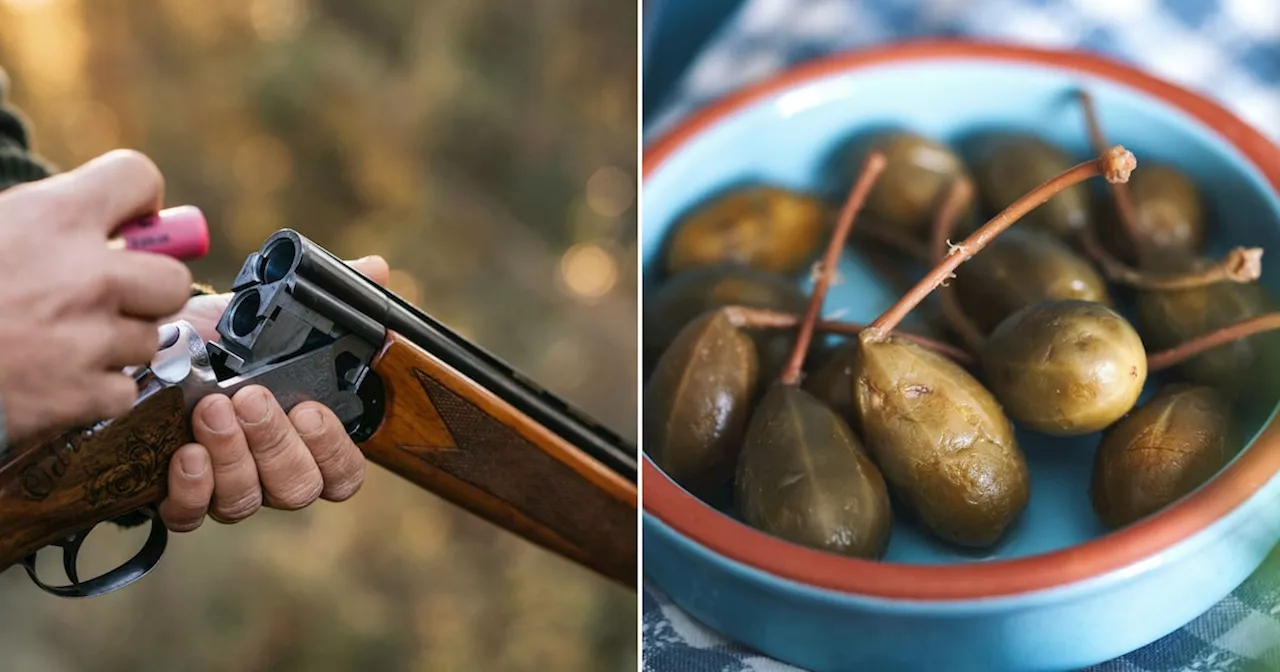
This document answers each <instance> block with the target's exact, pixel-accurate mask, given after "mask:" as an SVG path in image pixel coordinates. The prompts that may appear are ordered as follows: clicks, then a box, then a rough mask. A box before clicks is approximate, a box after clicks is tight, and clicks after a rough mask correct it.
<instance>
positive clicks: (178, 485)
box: [160, 443, 213, 532]
mask: <svg viewBox="0 0 1280 672" xmlns="http://www.w3.org/2000/svg"><path fill="white" fill-rule="evenodd" d="M209 467H210V460H209V453H208V451H206V450H205V448H204V446H201V445H200V444H197V443H188V444H187V445H185V446H183V447H181V448H179V449H178V450H177V451H176V452H174V454H173V460H172V461H171V462H170V463H169V494H168V496H167V497H165V500H164V501H163V502H161V503H160V519H161V520H163V521H164V525H165V527H167V528H169V530H170V531H172V532H190V531H192V530H194V529H196V528H197V527H200V524H201V523H203V522H204V517H205V514H206V513H207V512H208V510H209V500H210V499H211V498H212V497H213V470H212V469H210V468H209Z"/></svg>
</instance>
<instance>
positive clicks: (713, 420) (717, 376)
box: [643, 313, 759, 500]
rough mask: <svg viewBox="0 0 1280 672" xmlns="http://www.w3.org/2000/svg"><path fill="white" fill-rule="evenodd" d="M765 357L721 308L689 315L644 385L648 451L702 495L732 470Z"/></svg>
mask: <svg viewBox="0 0 1280 672" xmlns="http://www.w3.org/2000/svg"><path fill="white" fill-rule="evenodd" d="M758 376H759V364H758V363H757V361H756V347H755V343H754V341H752V340H751V337H750V336H747V335H746V334H744V333H742V332H741V331H740V330H738V329H737V328H736V327H734V326H733V325H732V324H731V323H730V322H729V320H728V319H727V318H726V317H725V316H724V315H722V314H720V313H708V314H705V315H703V316H702V317H699V318H698V319H696V320H694V321H693V322H690V323H689V324H688V325H687V326H685V328H684V329H683V330H681V332H680V334H679V335H678V336H676V339H675V340H674V341H672V343H671V347H669V348H667V350H666V352H664V353H663V354H662V357H661V359H659V360H658V366H657V369H656V370H655V371H654V374H653V377H652V378H650V379H649V382H648V384H647V385H646V386H645V390H644V400H643V403H644V406H643V408H644V441H645V452H646V453H647V454H648V455H649V458H650V459H652V460H653V462H654V464H656V465H657V466H658V467H660V468H661V469H662V470H663V471H664V472H666V473H667V475H668V476H670V477H671V479H672V480H674V481H675V482H676V483H679V484H680V485H681V486H682V487H684V488H685V489H686V490H688V491H689V492H690V493H692V494H693V495H694V496H696V497H699V498H701V499H703V500H709V499H712V498H714V497H715V496H716V495H717V494H718V493H719V491H720V490H721V489H722V488H723V487H724V486H725V485H727V484H728V483H729V482H730V480H731V479H732V478H733V474H734V470H735V468H736V465H737V459H738V453H739V451H740V449H741V446H742V435H743V432H744V431H745V430H746V425H747V421H748V420H749V419H750V417H751V401H752V399H753V398H754V396H755V393H756V384H757V381H758V379H759V378H758Z"/></svg>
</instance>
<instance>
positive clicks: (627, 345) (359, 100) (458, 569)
mask: <svg viewBox="0 0 1280 672" xmlns="http://www.w3.org/2000/svg"><path fill="white" fill-rule="evenodd" d="M636 33H637V31H636V11H635V5H634V4H626V3H601V2H593V1H592V0H540V1H539V2H537V3H511V2H471V1H469V0H436V1H433V2H414V1H411V0H365V1H363V2H351V1H349V0H219V1H217V2H211V1H203V2H202V1H196V0H0V67H3V68H4V69H6V70H7V71H8V73H9V76H10V79H11V80H12V85H13V91H12V94H13V100H14V102H15V103H16V104H17V105H18V106H19V107H20V108H21V109H22V110H23V111H24V112H26V113H27V115H28V116H29V117H30V118H31V120H32V121H33V123H34V126H35V140H36V143H37V149H38V150H39V152H40V153H41V154H42V155H44V156H46V157H47V158H49V159H50V160H52V161H53V162H55V163H56V164H58V165H60V166H63V167H70V166H74V165H76V164H78V163H80V162H82V161H84V160H86V159H88V158H90V157H92V156H95V155H97V154H100V153H102V152H104V151H107V150H109V149H112V148H115V147H133V148H136V149H139V150H142V151H144V152H145V153H147V154H148V155H150V156H151V157H152V158H153V159H154V160H155V161H156V163H157V164H158V165H159V166H160V167H161V169H162V170H163V171H164V173H165V175H166V178H167V182H168V202H169V204H172V205H178V204H184V203H190V204H193V205H197V206H199V207H200V208H202V209H203V210H204V211H205V213H206V215H207V216H208V217H209V220H210V224H211V226H212V227H213V229H214V231H213V236H214V238H213V251H212V253H211V254H210V256H209V257H208V258H207V259H205V260H202V261H200V262H198V263H196V264H194V270H195V273H196V275H197V277H198V278H200V279H202V280H206V281H209V282H211V283H213V284H215V285H218V286H221V287H224V288H225V287H226V285H227V283H228V282H229V281H230V280H231V278H232V277H233V276H234V274H235V272H236V270H238V269H239V267H240V264H241V263H242V262H243V260H244V258H245V256H246V255H247V254H249V253H250V252H252V251H253V250H255V249H257V248H258V246H259V245H260V244H261V243H262V241H263V240H264V239H265V238H266V237H267V236H268V235H269V234H270V233H272V232H273V231H275V230H276V229H278V228H281V227H286V226H287V227H292V228H296V229H298V230H300V231H301V232H302V233H304V234H305V235H307V236H309V237H311V238H312V239H314V240H316V241H317V242H319V243H320V244H321V245H324V246H325V247H327V248H329V249H330V250H332V251H334V252H335V253H337V254H340V255H342V256H344V257H346V258H355V257H359V256H363V255H366V254H372V253H377V254H382V255H384V256H386V257H387V258H388V260H389V261H390V262H391V265H392V267H393V268H395V269H396V272H395V277H394V280H393V283H392V285H393V287H392V288H393V289H394V290H395V291H396V292H398V293H400V294H401V295H402V296H404V297H405V298H407V299H408V300H410V301H412V302H414V303H416V304H417V305H419V306H421V307H422V308H423V309H425V310H426V311H427V312H429V313H431V314H432V315H434V316H435V317H437V318H439V319H441V320H442V321H443V322H445V323H446V324H448V325H450V326H451V327H453V328H454V329H455V330H457V331H458V332H460V333H462V334H463V335H465V336H467V337H469V338H471V339H473V340H474V341H476V342H478V343H479V344H480V345H482V346H483V347H485V348H487V349H489V350H490V351H492V352H494V353H495V354H497V355H498V356H499V357H502V358H503V359H506V360H507V361H509V362H510V363H512V364H513V365H515V366H516V368H518V369H521V370H523V371H524V372H526V373H527V374H529V375H531V376H532V377H533V378H535V379H536V380H538V381H539V382H541V383H542V384H544V385H545V386H547V387H549V388H550V389H552V390H553V391H556V392H558V393H560V394H562V395H564V396H566V397H567V398H568V399H570V400H571V401H573V402H576V403H577V404H578V405H580V406H582V407H583V408H584V409H585V410H587V411H588V412H590V413H592V414H594V415H595V416H597V417H598V418H599V419H600V420H602V421H604V422H605V423H606V424H608V425H610V426H612V427H614V428H616V429H617V430H618V431H619V432H621V433H622V434H624V435H625V436H627V437H629V438H632V439H634V436H635V424H636V421H635V415H636V412H635V408H636V394H635V392H636V366H635V361H636V359H635V353H636V339H635V336H636V286H635V277H636V269H635V266H634V264H635V258H636V248H635V213H634V207H635V185H636V182H637V179H636V171H637V161H636V126H637V120H636V107H637V100H636V88H637V87H636ZM141 536H142V535H141V532H138V531H131V532H128V533H124V532H118V531H116V530H114V529H107V528H103V529H101V530H100V531H98V532H96V533H95V535H94V537H93V538H91V539H90V541H89V544H88V546H89V547H90V548H88V549H87V550H86V554H88V555H89V557H88V558H87V559H86V560H85V562H84V563H82V572H85V573H89V572H92V571H93V570H102V569H107V568H108V566H113V565H114V564H115V562H114V561H117V560H120V559H123V558H124V557H127V556H128V555H129V554H131V553H132V551H133V550H135V549H136V548H137V547H138V546H137V544H139V543H140V541H141ZM99 537H100V538H99ZM45 554H47V555H49V556H50V557H48V558H43V559H42V561H41V565H42V567H44V566H48V565H53V564H54V563H53V561H54V560H55V559H56V556H53V553H52V552H51V551H46V552H45ZM56 578H57V577H56V576H55V579H56ZM0 591H2V592H3V599H2V600H0V652H3V654H2V655H3V661H4V662H3V663H0V669H3V670H5V671H6V672H25V671H28V670H30V671H39V672H60V671H63V670H66V671H76V672H78V671H81V670H93V671H95V672H97V671H115V670H120V671H125V670H128V671H135V670H136V671H149V670H191V671H203V670H210V671H212V670H218V671H223V670H235V671H240V670H244V671H256V670H308V671H312V670H314V671H317V672H326V671H329V670H335V671H336V670H369V671H374V670H377V671H383V670H387V671H393V670H539V671H544V670H592V671H595V670H633V669H635V665H636V659H637V650H636V646H637V642H636V608H637V604H636V599H637V598H636V595H635V593H634V592H630V591H627V590H624V589H621V588H617V587H615V586H613V585H612V584H610V583H608V582H606V581H605V580H603V579H599V578H597V577H596V576H595V575H594V574H591V573H589V572H587V571H586V570H582V569H579V568H578V567H577V566H575V565H571V564H569V563H568V562H565V561H562V560H560V559H559V558H557V557H554V556H552V555H550V554H548V553H546V552H543V551H541V550H539V549H536V548H534V547H532V546H530V545H528V544H525V543H524V542H522V541H519V540H517V539H515V538H514V537H511V536H508V535H507V534H505V533H502V532H499V531H497V530H496V528H492V527H490V526H489V525H487V524H485V523H482V522H480V521H478V520H477V519H473V518H472V517H470V516H469V515H467V514H463V513H461V512H459V511H456V510H454V509H453V508H451V507H449V506H448V505H446V504H444V503H443V502H442V501H440V500H438V499H436V498H435V497H434V496H432V495H431V494H429V493H426V492H422V491H419V490H417V489H415V488H414V487H412V486H409V485H408V484H406V483H404V482H402V481H400V480H399V479H397V478H396V477H394V476H391V475H389V474H388V473H386V472H383V471H381V470H380V469H377V468H371V470H370V473H369V477H368V480H367V483H366V485H365V487H364V489H363V490H362V491H361V493H360V494H359V495H357V496H356V497H355V499H353V500H352V501H351V502H349V503H347V504H342V505H333V504H327V503H324V502H320V503H317V504H316V505H314V506H313V507H312V508H311V509H309V510H307V511H304V512H301V513H280V512H275V511H265V512H263V513H261V514H259V516H256V517H254V518H253V519H250V520H249V521H246V522H244V523H241V524H239V525H235V526H223V525H218V524H215V523H212V522H210V523H206V525H205V526H204V527H203V528H202V529H201V530H199V531H198V532H196V533H194V534H191V535H183V536H175V537H171V541H170V547H169V551H168V553H167V554H166V556H165V558H164V560H163V561H162V562H161V564H160V566H159V567H158V568H157V569H156V571H155V572H154V573H153V574H152V575H150V576H149V577H147V578H146V579H144V580H143V581H141V582H139V583H137V584H135V585H133V586H131V587H129V588H127V589H125V590H123V591H121V592H118V593H114V594H111V595H108V596H106V597H101V598H96V599H92V600H86V601H70V600H60V599H58V598H54V597H51V596H46V595H45V594H44V593H42V592H39V591H38V590H37V589H36V587H35V586H34V585H32V584H30V583H29V581H28V579H27V578H26V576H25V574H23V573H22V572H21V571H20V570H18V569H16V568H15V569H11V570H9V571H7V572H5V573H4V574H2V575H0Z"/></svg>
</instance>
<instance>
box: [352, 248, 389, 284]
mask: <svg viewBox="0 0 1280 672" xmlns="http://www.w3.org/2000/svg"><path fill="white" fill-rule="evenodd" d="M347 265H348V266H350V267H351V268H354V269H355V270H357V271H359V272H360V273H362V274H364V276H365V277H367V278H369V279H370V280H372V281H374V282H376V283H378V284H379V285H382V286H383V287H386V286H387V283H388V282H391V267H390V266H388V265H387V260H386V259H383V258H382V257H379V256H377V255H374V256H372V257H364V258H363V259H356V260H355V261H350V262H347Z"/></svg>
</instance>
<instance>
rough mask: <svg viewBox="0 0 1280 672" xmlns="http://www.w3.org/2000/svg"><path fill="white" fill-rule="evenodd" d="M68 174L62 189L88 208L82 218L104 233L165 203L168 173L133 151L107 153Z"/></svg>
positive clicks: (155, 209) (62, 182)
mask: <svg viewBox="0 0 1280 672" xmlns="http://www.w3.org/2000/svg"><path fill="white" fill-rule="evenodd" d="M64 176H65V177H63V178H62V179H61V180H60V181H59V183H58V186H59V188H65V189H66V190H67V192H68V194H69V195H71V196H72V197H73V198H74V199H76V200H77V201H78V202H80V203H82V204H83V206H84V208H85V211H84V212H83V215H82V217H80V218H79V219H81V220H83V221H84V222H85V223H86V224H88V225H92V226H95V227H98V228H99V229H100V230H101V232H102V233H103V234H104V235H105V234H109V233H111V232H113V231H115V230H116V229H117V228H119V227H120V226H121V225H122V224H124V223H126V222H127V221H129V220H131V219H134V218H137V217H142V216H144V215H150V214H153V213H155V212H158V211H159V210H160V208H161V206H163V205H164V176H163V175H161V173H160V169H159V168H157V167H156V164H155V163H152V161H151V159H149V158H147V157H146V156H144V155H143V154H141V153H139V152H136V151H133V150H129V149H117V150H113V151H110V152H107V153H106V154H103V155H102V156H99V157H97V158H95V159H91V160H90V161H88V162H87V163H85V164H84V165H81V166H80V167H79V168H76V169H74V170H71V171H69V172H67V173H65V174H64Z"/></svg>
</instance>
